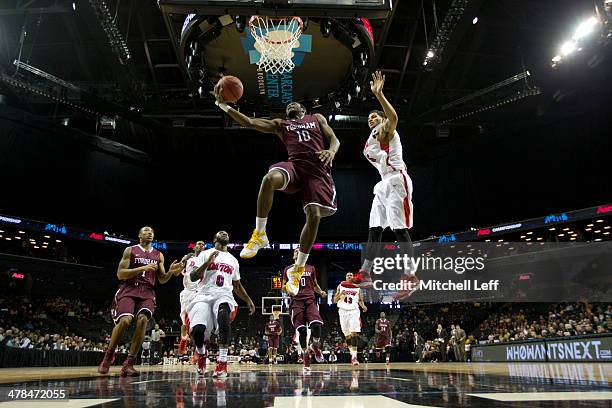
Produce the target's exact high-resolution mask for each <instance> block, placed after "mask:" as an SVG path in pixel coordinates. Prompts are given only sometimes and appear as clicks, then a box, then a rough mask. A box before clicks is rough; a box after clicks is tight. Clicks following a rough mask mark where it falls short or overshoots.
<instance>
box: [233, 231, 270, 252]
mask: <svg viewBox="0 0 612 408" xmlns="http://www.w3.org/2000/svg"><path fill="white" fill-rule="evenodd" d="M269 244H270V241H268V236H267V235H266V233H265V232H257V230H253V235H251V239H249V242H248V243H247V244H246V246H245V247H244V248H242V251H240V257H241V258H244V259H249V258H252V257H254V256H255V255H257V251H259V250H260V249H261V248H265V247H267V246H268V245H269Z"/></svg>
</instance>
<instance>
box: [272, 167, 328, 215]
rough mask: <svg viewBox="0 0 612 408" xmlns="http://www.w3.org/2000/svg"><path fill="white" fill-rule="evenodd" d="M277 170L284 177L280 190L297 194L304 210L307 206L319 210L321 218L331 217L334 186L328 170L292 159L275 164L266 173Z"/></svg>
mask: <svg viewBox="0 0 612 408" xmlns="http://www.w3.org/2000/svg"><path fill="white" fill-rule="evenodd" d="M272 170H278V171H280V172H281V173H283V174H284V175H285V185H284V186H283V187H282V188H281V189H280V190H281V191H283V192H285V193H287V194H293V193H299V195H300V200H301V201H302V206H303V207H304V210H306V207H307V206H309V205H316V206H317V207H319V208H320V209H321V216H322V217H327V216H330V215H333V214H334V213H335V212H336V210H337V208H338V207H337V203H336V186H335V185H334V179H333V178H332V176H331V173H330V171H329V168H326V167H324V166H323V164H322V163H321V162H318V163H317V162H315V161H311V160H303V159H294V160H288V161H283V162H279V163H275V164H273V165H272V166H270V168H269V170H268V171H272Z"/></svg>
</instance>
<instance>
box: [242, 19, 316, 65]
mask: <svg viewBox="0 0 612 408" xmlns="http://www.w3.org/2000/svg"><path fill="white" fill-rule="evenodd" d="M249 26H250V28H251V33H252V34H253V37H254V38H255V44H256V45H255V48H256V49H257V50H258V51H259V54H260V55H261V57H260V58H259V62H258V63H257V66H258V67H259V68H261V69H263V70H264V71H266V72H270V73H272V74H283V73H285V72H290V71H292V70H293V68H295V64H294V63H293V60H292V58H293V48H296V47H298V46H299V43H298V40H299V38H300V35H302V30H303V27H304V26H303V23H302V19H301V18H299V17H274V18H273V17H265V16H252V17H251V20H250V21H249Z"/></svg>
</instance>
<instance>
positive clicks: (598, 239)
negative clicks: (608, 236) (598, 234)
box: [594, 238, 602, 241]
mask: <svg viewBox="0 0 612 408" xmlns="http://www.w3.org/2000/svg"><path fill="white" fill-rule="evenodd" d="M601 240H602V239H601V238H597V239H595V240H594V241H601Z"/></svg>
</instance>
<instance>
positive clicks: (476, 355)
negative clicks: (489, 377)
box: [472, 336, 612, 362]
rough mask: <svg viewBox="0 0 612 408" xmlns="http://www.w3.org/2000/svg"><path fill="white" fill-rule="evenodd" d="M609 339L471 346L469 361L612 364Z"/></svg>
mask: <svg viewBox="0 0 612 408" xmlns="http://www.w3.org/2000/svg"><path fill="white" fill-rule="evenodd" d="M611 352H612V336H602V337H572V338H569V339H542V340H535V341H527V342H512V343H503V344H484V345H478V346H473V347H472V361H474V362H491V361H500V362H503V361H508V362H513V361H516V362H544V361H551V362H575V361H580V362H612V354H611Z"/></svg>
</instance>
